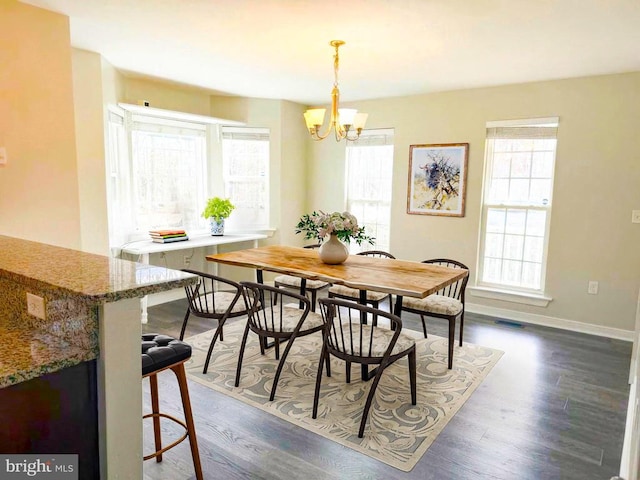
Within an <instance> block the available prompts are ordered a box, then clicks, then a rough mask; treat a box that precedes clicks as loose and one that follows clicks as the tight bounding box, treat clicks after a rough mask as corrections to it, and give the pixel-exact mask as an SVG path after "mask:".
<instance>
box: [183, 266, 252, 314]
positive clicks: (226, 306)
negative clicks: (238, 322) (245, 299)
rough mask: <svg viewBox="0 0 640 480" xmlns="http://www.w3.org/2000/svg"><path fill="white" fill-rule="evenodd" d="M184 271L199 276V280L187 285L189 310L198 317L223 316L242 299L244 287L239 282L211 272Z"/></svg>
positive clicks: (185, 288)
mask: <svg viewBox="0 0 640 480" xmlns="http://www.w3.org/2000/svg"><path fill="white" fill-rule="evenodd" d="M182 271H183V272H187V273H192V274H194V275H197V276H198V282H197V283H195V284H193V285H185V287H184V290H185V293H186V294H187V300H188V302H189V311H190V312H191V313H192V314H193V315H195V316H197V317H205V318H221V317H222V316H223V315H224V314H225V312H226V311H227V310H231V309H233V307H234V306H235V305H236V303H237V302H238V301H242V300H241V297H242V287H241V286H240V284H239V283H237V282H234V281H233V280H229V279H227V278H222V277H219V276H217V275H211V274H210V273H205V272H198V271H197V270H188V269H183V270H182Z"/></svg>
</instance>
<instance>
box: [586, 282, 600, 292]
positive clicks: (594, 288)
mask: <svg viewBox="0 0 640 480" xmlns="http://www.w3.org/2000/svg"><path fill="white" fill-rule="evenodd" d="M587 293H588V294H590V295H597V294H598V282H596V281H595V280H590V281H589V288H587Z"/></svg>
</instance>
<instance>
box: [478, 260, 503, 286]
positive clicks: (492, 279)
mask: <svg viewBox="0 0 640 480" xmlns="http://www.w3.org/2000/svg"><path fill="white" fill-rule="evenodd" d="M501 277H502V260H500V259H499V258H485V259H484V270H483V275H482V278H483V279H484V281H485V282H489V283H500V279H501Z"/></svg>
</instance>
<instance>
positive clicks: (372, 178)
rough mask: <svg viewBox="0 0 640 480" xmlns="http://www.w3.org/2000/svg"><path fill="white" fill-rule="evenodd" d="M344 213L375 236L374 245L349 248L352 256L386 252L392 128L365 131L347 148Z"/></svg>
mask: <svg viewBox="0 0 640 480" xmlns="http://www.w3.org/2000/svg"><path fill="white" fill-rule="evenodd" d="M346 155H347V161H346V179H347V180H346V189H347V192H346V198H347V211H349V212H351V213H352V214H353V215H355V216H356V218H357V219H358V223H359V224H360V225H361V226H364V227H365V231H366V233H367V235H371V236H373V237H375V245H369V244H368V243H363V244H362V245H361V246H359V245H357V244H356V243H353V244H351V245H350V250H351V252H352V253H356V252H360V251H363V250H374V249H375V250H384V251H389V225H390V221H391V185H392V182H391V180H392V174H393V129H380V130H365V131H363V132H362V134H361V135H360V138H359V139H358V140H357V141H355V142H352V143H349V144H348V145H347V152H346Z"/></svg>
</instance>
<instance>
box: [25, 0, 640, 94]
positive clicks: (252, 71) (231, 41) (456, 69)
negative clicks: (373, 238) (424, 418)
mask: <svg viewBox="0 0 640 480" xmlns="http://www.w3.org/2000/svg"><path fill="white" fill-rule="evenodd" d="M23 2H24V3H29V4H31V5H35V6H38V7H41V8H45V9H48V10H53V11H56V12H60V13H63V14H65V15H68V16H69V17H70V25H71V43H72V45H73V46H74V47H77V48H82V49H86V50H90V51H94V52H98V53H100V54H101V55H102V56H103V57H104V58H105V59H106V60H107V61H109V62H110V63H111V64H112V65H114V66H115V67H116V68H118V69H120V70H122V71H123V72H125V73H126V74H129V75H141V76H145V77H152V78H161V79H167V80H171V81H175V82H179V83H183V84H188V85H193V86H197V87H204V88H207V89H210V90H213V91H216V92H219V93H224V94H229V95H241V96H246V97H261V98H281V99H287V100H292V101H295V102H299V103H302V104H305V105H313V104H325V103H329V101H330V92H331V87H332V82H333V58H332V56H333V49H332V47H330V46H329V41H330V40H332V39H342V40H345V41H346V42H347V43H346V45H345V46H343V47H342V48H341V49H340V78H339V80H340V91H341V100H342V101H343V102H348V101H350V100H362V99H373V98H383V97H392V96H401V95H410V94H418V93H427V92H434V91H445V90H456V89H461V88H470V87H482V86H492V85H503V84H509V83H520V82H530V81H537V80H550V79H560V78H569V77H579V76H589V75H599V74H609V73H620V72H630V71H640V0H349V1H344V0H342V1H336V0H324V1H323V0H23Z"/></svg>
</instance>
